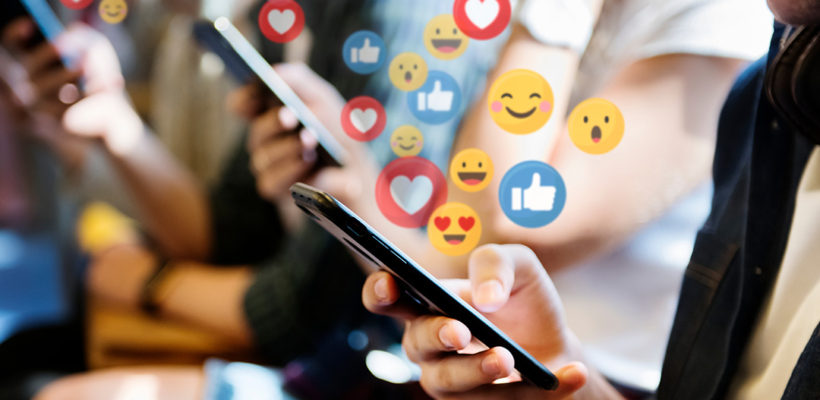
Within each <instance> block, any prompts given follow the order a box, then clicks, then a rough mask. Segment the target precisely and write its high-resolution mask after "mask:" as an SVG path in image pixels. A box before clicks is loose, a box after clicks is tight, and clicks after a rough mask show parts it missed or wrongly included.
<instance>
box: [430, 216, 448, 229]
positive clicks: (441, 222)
mask: <svg viewBox="0 0 820 400" xmlns="http://www.w3.org/2000/svg"><path fill="white" fill-rule="evenodd" d="M433 222H435V224H436V228H438V230H440V231H442V232H444V230H445V229H447V227H449V226H450V217H436V219H435V220H434V221H433Z"/></svg>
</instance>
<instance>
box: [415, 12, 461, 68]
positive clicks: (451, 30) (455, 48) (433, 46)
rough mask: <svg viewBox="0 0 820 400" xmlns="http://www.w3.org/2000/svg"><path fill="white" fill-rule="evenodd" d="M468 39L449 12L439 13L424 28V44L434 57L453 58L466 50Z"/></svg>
mask: <svg viewBox="0 0 820 400" xmlns="http://www.w3.org/2000/svg"><path fill="white" fill-rule="evenodd" d="M469 43H470V39H469V38H468V37H467V35H465V34H464V33H462V32H461V30H460V29H458V25H456V21H455V19H453V16H452V15H451V14H441V15H438V16H436V17H434V18H433V19H431V20H430V22H428V23H427V27H425V28H424V45H425V46H427V50H428V51H429V52H430V54H432V55H433V56H434V57H436V58H440V59H442V60H453V59H455V58H458V57H459V56H461V55H462V54H464V51H465V50H467V45H468V44H469Z"/></svg>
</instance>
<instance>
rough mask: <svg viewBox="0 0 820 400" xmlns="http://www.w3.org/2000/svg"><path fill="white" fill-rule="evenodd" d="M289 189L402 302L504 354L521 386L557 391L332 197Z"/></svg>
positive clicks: (552, 381) (525, 357) (509, 343)
mask: <svg viewBox="0 0 820 400" xmlns="http://www.w3.org/2000/svg"><path fill="white" fill-rule="evenodd" d="M290 190H291V194H292V196H293V199H294V201H295V202H296V205H297V206H298V207H299V208H300V209H301V210H302V211H303V212H304V213H305V214H307V215H308V216H309V217H310V218H311V219H313V220H314V221H315V222H316V223H318V224H319V225H320V226H321V227H322V228H324V229H325V230H326V231H328V232H329V233H330V234H331V235H333V236H334V237H336V239H338V240H339V241H341V242H342V243H344V244H345V245H346V246H347V247H348V248H350V249H351V250H352V251H353V252H354V253H356V254H358V255H360V256H361V257H362V258H364V259H365V260H368V261H369V262H370V263H372V264H373V265H375V266H376V267H378V268H379V269H382V270H384V271H387V272H388V273H390V274H391V275H393V277H394V278H395V279H396V283H397V284H398V285H399V287H400V288H401V290H402V296H403V297H405V298H407V299H409V300H410V301H412V302H414V303H416V305H418V306H419V307H421V308H423V309H426V310H428V311H429V312H430V313H433V314H438V315H444V316H447V317H450V318H453V319H456V320H459V321H461V322H462V323H464V324H465V325H466V326H467V328H469V329H470V332H472V333H473V336H474V337H475V338H476V339H478V340H480V341H481V342H482V343H484V344H485V345H487V346H489V347H495V346H501V347H504V348H506V349H507V350H509V351H510V353H511V354H512V355H513V359H514V360H515V369H516V370H517V371H518V372H519V373H520V374H521V377H522V378H523V379H524V380H525V381H528V382H530V383H531V384H534V385H536V386H538V387H540V388H543V389H547V390H554V389H555V388H557V387H558V379H557V378H556V377H555V375H553V374H552V372H550V371H549V370H548V369H547V368H545V367H544V365H543V364H541V363H539V362H538V361H537V360H536V359H535V358H533V357H532V355H530V354H529V353H527V351H526V350H524V349H523V348H522V347H521V346H519V345H518V344H517V343H515V342H514V341H513V340H512V339H510V338H509V337H508V336H507V335H506V334H505V333H504V332H502V331H501V330H499V329H498V328H497V327H496V326H495V325H493V324H492V322H490V321H489V320H487V319H486V318H484V316H483V315H481V314H480V313H479V312H478V311H476V310H475V309H474V308H473V307H471V306H470V305H469V304H467V303H466V302H465V301H464V300H462V299H461V298H460V297H458V296H456V295H455V294H453V293H452V292H450V291H449V290H448V289H447V288H446V287H444V286H442V285H441V284H440V283H439V282H438V280H437V279H436V278H435V277H433V276H432V275H431V274H430V273H429V272H427V271H426V270H425V269H423V268H422V267H420V266H419V265H418V264H416V262H415V261H413V260H412V259H411V258H410V257H408V256H407V255H405V254H404V253H403V252H402V251H401V250H399V249H398V248H396V246H394V245H393V244H392V243H390V242H389V241H388V240H387V239H386V238H384V237H383V236H382V235H381V234H379V233H378V232H376V230H375V229H373V228H372V227H370V226H369V225H368V224H367V223H366V222H364V221H363V220H362V219H361V218H359V217H358V216H357V215H356V214H354V213H353V211H351V210H350V209H348V208H347V207H345V206H344V205H343V204H342V203H340V202H339V201H338V200H336V199H335V198H333V196H331V195H329V194H327V193H324V192H322V191H319V190H317V189H315V188H312V187H310V186H308V185H305V184H303V183H297V184H295V185H293V186H291V188H290Z"/></svg>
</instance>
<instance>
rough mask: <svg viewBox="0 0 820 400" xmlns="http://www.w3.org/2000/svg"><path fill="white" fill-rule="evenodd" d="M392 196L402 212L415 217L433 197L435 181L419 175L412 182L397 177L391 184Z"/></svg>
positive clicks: (406, 178)
mask: <svg viewBox="0 0 820 400" xmlns="http://www.w3.org/2000/svg"><path fill="white" fill-rule="evenodd" d="M390 195H391V196H393V200H394V201H395V202H396V204H398V205H399V207H401V208H402V210H404V211H405V212H406V213H408V214H410V215H413V214H415V213H416V212H418V211H419V210H421V209H422V207H424V206H425V205H426V204H427V203H428V202H429V201H430V198H431V197H432V196H433V181H431V180H430V178H428V177H426V176H424V175H419V176H417V177H415V178H413V180H412V181H411V180H410V178H408V177H406V176H397V177H395V178H393V181H392V182H390Z"/></svg>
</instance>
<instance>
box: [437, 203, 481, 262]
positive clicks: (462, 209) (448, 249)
mask: <svg viewBox="0 0 820 400" xmlns="http://www.w3.org/2000/svg"><path fill="white" fill-rule="evenodd" d="M427 238H428V239H430V243H431V244H432V245H433V247H435V248H436V249H438V251H440V252H442V253H444V254H446V255H448V256H460V255H462V254H467V253H469V252H470V251H471V250H473V249H474V248H475V247H476V245H478V241H479V240H481V220H479V218H478V215H477V214H476V213H475V211H473V209H472V208H470V206H468V205H466V204H462V203H447V204H444V205H442V206H441V207H439V208H437V209H436V211H434V212H433V214H432V215H431V216H430V220H429V221H428V224H427Z"/></svg>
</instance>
